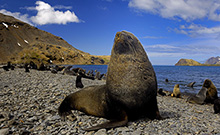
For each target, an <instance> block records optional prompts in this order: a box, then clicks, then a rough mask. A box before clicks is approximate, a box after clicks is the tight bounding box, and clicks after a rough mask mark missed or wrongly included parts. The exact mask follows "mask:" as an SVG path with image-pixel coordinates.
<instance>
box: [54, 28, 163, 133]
mask: <svg viewBox="0 0 220 135" xmlns="http://www.w3.org/2000/svg"><path fill="white" fill-rule="evenodd" d="M156 96H157V80H156V75H155V72H154V69H153V67H152V65H151V63H150V61H149V59H148V57H147V54H146V52H145V50H144V49H143V46H142V45H141V43H140V42H139V40H138V39H137V38H136V37H135V36H134V35H133V34H131V33H129V32H126V31H122V32H118V33H117V34H116V36H115V41H114V45H113V49H112V52H111V60H110V64H109V66H108V72H107V80H106V85H101V86H90V87H86V88H83V89H82V90H80V91H78V92H75V93H73V94H70V95H69V96H67V97H66V98H65V99H64V100H63V102H62V103H61V105H60V107H59V108H58V112H59V115H60V116H61V117H65V116H66V115H68V114H69V113H71V110H73V109H74V110H79V111H82V112H85V113H86V114H89V115H94V116H98V117H104V118H107V119H109V120H110V121H108V122H105V123H102V124H100V125H97V126H93V127H90V128H88V129H85V130H87V131H90V130H98V129H101V128H106V129H109V128H114V127H119V126H124V125H126V124H127V122H128V120H135V119H138V118H141V117H148V118H150V119H162V118H161V116H160V113H159V109H158V106H157V98H156Z"/></svg>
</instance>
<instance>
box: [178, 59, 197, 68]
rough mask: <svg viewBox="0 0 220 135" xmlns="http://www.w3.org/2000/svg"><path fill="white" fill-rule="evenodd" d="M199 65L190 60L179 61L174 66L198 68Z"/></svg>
mask: <svg viewBox="0 0 220 135" xmlns="http://www.w3.org/2000/svg"><path fill="white" fill-rule="evenodd" d="M200 65H201V64H200V63H199V62H197V61H195V60H192V59H180V60H179V61H178V62H177V63H176V64H175V66H200Z"/></svg>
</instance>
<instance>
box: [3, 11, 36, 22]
mask: <svg viewBox="0 0 220 135" xmlns="http://www.w3.org/2000/svg"><path fill="white" fill-rule="evenodd" d="M0 13H2V14H5V15H9V16H13V17H15V18H17V19H19V20H21V21H23V22H26V23H29V24H31V25H32V23H31V22H30V19H29V18H28V14H24V15H22V14H21V13H19V12H14V13H13V12H10V11H7V10H5V9H1V10H0Z"/></svg>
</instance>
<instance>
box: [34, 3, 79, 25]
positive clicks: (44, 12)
mask: <svg viewBox="0 0 220 135" xmlns="http://www.w3.org/2000/svg"><path fill="white" fill-rule="evenodd" d="M36 5H37V6H36V8H35V9H36V10H37V11H38V13H37V15H36V16H33V17H31V20H32V21H33V22H34V23H35V24H39V25H45V24H66V23H68V22H76V23H78V22H80V20H79V19H78V17H77V16H76V15H75V13H74V12H70V11H69V10H67V11H66V12H62V11H59V10H55V9H54V8H53V7H51V6H50V5H49V4H48V3H45V2H43V1H37V2H36Z"/></svg>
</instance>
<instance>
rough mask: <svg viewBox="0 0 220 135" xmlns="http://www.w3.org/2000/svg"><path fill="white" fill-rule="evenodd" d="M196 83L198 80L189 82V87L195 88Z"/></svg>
mask: <svg viewBox="0 0 220 135" xmlns="http://www.w3.org/2000/svg"><path fill="white" fill-rule="evenodd" d="M195 83H196V82H191V83H189V84H187V87H191V88H193V86H194V84H195Z"/></svg>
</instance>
